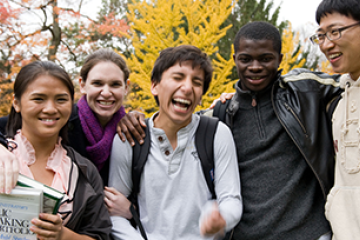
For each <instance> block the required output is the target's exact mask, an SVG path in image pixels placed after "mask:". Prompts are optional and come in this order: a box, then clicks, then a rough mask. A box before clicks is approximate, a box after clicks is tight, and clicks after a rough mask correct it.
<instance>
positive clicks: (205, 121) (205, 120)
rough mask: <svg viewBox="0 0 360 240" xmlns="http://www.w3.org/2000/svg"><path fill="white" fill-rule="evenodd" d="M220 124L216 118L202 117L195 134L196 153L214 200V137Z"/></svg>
mask: <svg viewBox="0 0 360 240" xmlns="http://www.w3.org/2000/svg"><path fill="white" fill-rule="evenodd" d="M218 123H219V120H218V119H216V118H210V117H206V116H200V122H199V126H198V128H197V130H196V133H195V146H196V151H197V153H198V156H199V158H200V161H201V166H202V169H203V172H204V176H205V180H206V183H207V185H208V187H209V190H210V192H211V195H212V198H213V199H216V194H215V188H214V166H215V165H214V136H215V132H216V129H217V126H218Z"/></svg>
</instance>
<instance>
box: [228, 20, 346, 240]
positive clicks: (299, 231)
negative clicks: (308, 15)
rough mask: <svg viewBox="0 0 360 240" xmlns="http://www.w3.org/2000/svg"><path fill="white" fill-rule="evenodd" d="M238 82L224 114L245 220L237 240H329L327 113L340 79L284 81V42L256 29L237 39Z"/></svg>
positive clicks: (297, 75)
mask: <svg viewBox="0 0 360 240" xmlns="http://www.w3.org/2000/svg"><path fill="white" fill-rule="evenodd" d="M234 49H235V54H234V56H233V58H234V61H235V64H236V68H237V71H238V74H239V78H240V80H239V81H238V82H237V84H236V86H235V88H236V93H235V95H234V97H233V98H232V100H231V102H230V104H229V106H228V108H227V113H226V123H227V124H228V125H229V126H230V127H231V128H232V131H233V136H234V139H235V142H236V147H237V153H238V161H239V169H240V172H241V184H242V186H241V188H242V195H243V201H244V213H243V217H242V219H241V221H240V223H239V224H238V225H237V226H236V227H235V231H234V236H233V239H236V240H237V239H239V240H240V239H241V240H259V239H269V240H270V239H292V240H297V239H299V240H300V239H301V240H302V239H321V240H323V239H330V238H331V229H330V226H329V224H328V222H327V220H326V218H325V215H324V204H325V199H326V194H327V192H328V191H329V189H330V187H331V186H332V184H333V167H334V166H333V161H334V160H333V151H332V140H331V139H332V138H331V127H330V126H331V123H330V121H329V118H328V112H327V111H326V107H327V105H328V103H330V102H331V100H332V99H334V98H335V97H336V96H338V95H339V94H340V93H341V90H340V89H339V87H338V85H339V84H338V82H337V78H338V76H329V75H326V74H322V73H313V72H310V71H307V70H301V69H297V70H295V71H294V72H291V73H289V74H288V75H285V76H280V72H278V68H279V65H280V62H281V59H282V54H281V37H280V33H279V31H278V30H277V29H276V28H275V27H274V26H272V25H271V24H268V23H265V22H253V23H249V24H247V25H245V26H244V27H242V28H241V29H240V31H239V32H238V33H237V35H236V37H235V41H234Z"/></svg>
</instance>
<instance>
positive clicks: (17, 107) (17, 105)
mask: <svg viewBox="0 0 360 240" xmlns="http://www.w3.org/2000/svg"><path fill="white" fill-rule="evenodd" d="M13 107H14V109H15V112H17V113H19V112H20V110H21V106H20V101H19V99H17V98H15V95H13Z"/></svg>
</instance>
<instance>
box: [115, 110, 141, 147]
mask: <svg viewBox="0 0 360 240" xmlns="http://www.w3.org/2000/svg"><path fill="white" fill-rule="evenodd" d="M143 127H146V123H145V115H144V114H143V113H140V112H137V111H132V112H129V113H127V114H126V115H125V116H124V117H123V118H122V119H121V120H120V122H119V123H118V125H117V133H118V136H119V137H120V139H121V141H123V142H125V140H126V139H127V140H128V141H129V143H130V145H131V146H134V144H135V143H134V139H133V136H134V137H135V139H136V140H137V141H138V142H139V143H140V144H142V143H143V142H144V140H143V138H144V137H145V132H144V130H143ZM123 133H124V134H125V136H124V135H123ZM125 137H126V139H125Z"/></svg>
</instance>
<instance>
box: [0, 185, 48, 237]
mask: <svg viewBox="0 0 360 240" xmlns="http://www.w3.org/2000/svg"><path fill="white" fill-rule="evenodd" d="M42 204H43V191H42V190H41V189H36V188H25V187H20V186H16V187H15V188H14V189H13V190H12V191H11V193H10V194H0V239H12V240H15V239H26V240H36V235H35V234H34V233H33V232H31V231H30V227H31V226H32V224H31V219H33V218H37V217H38V216H39V213H40V212H42V209H43V206H42Z"/></svg>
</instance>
